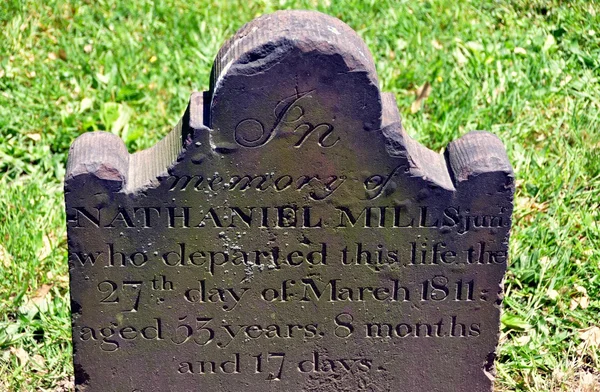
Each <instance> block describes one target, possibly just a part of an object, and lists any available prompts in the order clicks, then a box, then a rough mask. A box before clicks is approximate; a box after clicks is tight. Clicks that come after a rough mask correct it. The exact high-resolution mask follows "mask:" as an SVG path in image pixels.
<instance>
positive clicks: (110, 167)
mask: <svg viewBox="0 0 600 392" xmlns="http://www.w3.org/2000/svg"><path fill="white" fill-rule="evenodd" d="M207 130H208V128H206V127H205V126H204V97H203V93H198V92H195V93H193V94H192V95H191V97H190V102H189V105H188V108H187V110H186V112H185V114H184V116H183V118H182V119H181V120H180V122H179V123H178V124H177V125H176V126H175V128H174V129H173V130H172V131H171V132H170V133H169V134H168V135H167V136H166V137H165V138H163V139H162V140H161V141H159V142H158V143H157V144H155V145H154V146H152V147H150V148H148V149H146V150H143V151H139V152H136V153H134V154H129V152H128V151H127V147H126V146H125V143H123V140H121V138H120V137H119V136H117V135H115V134H112V133H109V132H102V131H97V132H87V133H84V134H82V135H80V136H79V137H78V138H77V139H75V141H74V142H73V144H72V145H71V148H70V149H69V157H68V162H67V171H66V175H65V190H66V191H67V192H71V191H81V190H83V191H85V192H89V191H90V190H91V187H97V186H98V187H100V189H101V190H103V191H108V192H126V193H135V192H138V191H140V190H143V189H144V188H146V187H148V186H152V185H153V184H154V183H155V182H156V181H157V179H158V178H160V177H162V176H165V175H166V173H168V171H169V169H170V168H171V167H172V166H173V165H175V164H176V163H177V162H178V161H180V160H181V159H182V157H183V154H184V153H185V150H186V146H187V145H188V144H190V143H191V142H192V140H193V139H194V138H195V137H197V136H198V133H201V132H204V133H206V132H207Z"/></svg>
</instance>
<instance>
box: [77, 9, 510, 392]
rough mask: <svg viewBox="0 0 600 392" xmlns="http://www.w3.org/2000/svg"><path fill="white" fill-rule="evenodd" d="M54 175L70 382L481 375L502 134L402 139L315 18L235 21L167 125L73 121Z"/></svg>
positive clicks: (368, 74) (356, 60) (501, 206)
mask: <svg viewBox="0 0 600 392" xmlns="http://www.w3.org/2000/svg"><path fill="white" fill-rule="evenodd" d="M65 190H66V194H65V198H66V208H67V226H68V238H69V266H70V273H71V296H72V312H73V344H74V363H75V380H76V385H77V388H78V390H80V391H102V392H106V391H109V392H110V391H115V392H133V391H138V392H148V391H271V390H273V391H311V392H312V391H399V390H402V391H467V390H468V391H489V390H491V386H492V381H493V361H494V356H495V348H496V344H497V342H498V333H499V315H500V303H501V301H502V286H501V283H502V278H503V276H504V272H505V269H506V263H507V249H508V237H509V230H510V223H511V213H512V197H513V191H514V186H513V173H512V169H511V166H510V163H509V162H508V159H507V156H506V153H505V151H504V147H503V146H502V143H501V142H500V141H499V140H498V139H497V138H496V137H495V136H493V135H491V134H489V133H485V132H472V133H469V134H467V135H465V136H464V137H462V138H461V139H459V140H457V141H454V142H452V143H450V145H449V146H448V148H447V150H446V152H445V154H443V155H441V154H437V153H435V152H433V151H430V150H428V149H427V148H425V147H423V146H421V145H420V144H418V143H417V142H415V141H414V140H412V139H411V138H410V137H409V136H408V135H407V134H406V132H405V131H404V129H403V128H402V124H401V121H400V115H399V113H398V109H397V107H396V103H395V100H394V97H393V96H392V95H390V94H386V93H380V92H379V89H378V81H377V76H376V73H375V67H374V64H373V61H372V58H371V55H370V53H369V51H368V49H367V47H366V46H365V44H364V43H363V41H362V40H361V39H360V38H359V37H358V36H357V35H356V34H355V33H354V32H353V31H352V30H351V29H350V28H349V27H348V26H346V25H345V24H343V23H342V22H340V21H339V20H337V19H335V18H332V17H329V16H326V15H322V14H319V13H314V12H304V11H293V12H289V11H288V12H278V13H275V14H271V15H266V16H263V17H261V18H258V19H257V20H255V21H253V22H251V23H249V24H247V25H246V26H244V27H243V28H242V29H241V30H240V31H239V32H238V33H237V34H236V35H235V36H234V37H233V38H232V39H231V40H230V41H228V42H227V43H226V44H225V45H224V46H223V48H222V49H221V51H220V52H219V54H218V56H217V59H216V61H215V65H214V70H213V77H212V81H211V89H210V91H209V92H208V93H204V94H200V93H194V94H193V95H192V97H191V99H190V103H189V106H188V109H187V111H186V113H185V115H184V116H183V118H182V120H181V122H180V123H179V124H178V126H177V127H176V128H175V129H174V130H173V132H172V133H170V134H169V135H168V136H167V137H166V138H165V139H164V140H162V141H161V142H160V143H158V144H157V145H156V146H154V147H152V148H150V149H148V150H145V151H141V152H138V153H135V154H132V155H129V154H128V153H127V151H126V149H125V147H124V145H123V143H122V142H121V141H120V140H119V139H118V138H117V137H115V136H113V135H110V134H106V133H100V132H95V133H87V134H84V135H82V136H81V137H80V138H78V139H77V140H76V141H75V142H74V143H73V146H72V148H71V152H70V156H69V164H68V171H67V177H66V183H65Z"/></svg>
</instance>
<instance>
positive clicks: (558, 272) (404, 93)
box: [0, 0, 600, 392]
mask: <svg viewBox="0 0 600 392" xmlns="http://www.w3.org/2000/svg"><path fill="white" fill-rule="evenodd" d="M289 8H303V9H317V10H320V11H323V12H326V13H328V14H330V15H333V16H337V17H338V18H340V19H342V20H343V21H345V22H346V23H348V24H349V25H350V26H351V27H352V28H354V29H355V30H356V31H357V32H358V33H359V35H360V36H361V37H362V38H363V39H364V40H365V41H366V42H367V45H368V46H369V47H370V49H371V51H372V53H373V56H374V58H375V63H376V65H377V70H378V72H379V78H380V84H381V87H382V89H383V90H384V91H391V92H394V93H395V94H396V96H397V98H398V105H399V108H400V111H401V113H402V115H403V118H404V125H405V128H406V129H407V131H408V132H409V133H410V134H411V135H412V136H414V137H415V138H416V139H417V140H419V141H420V142H421V143H423V144H425V145H427V146H428V147H430V148H432V149H435V150H438V151H441V149H442V148H443V147H444V146H445V145H446V144H447V143H448V142H449V141H451V140H453V139H456V138H457V137H459V136H461V135H463V134H464V133H466V132H468V131H470V130H475V129H485V130H489V131H491V132H493V133H495V134H496V135H498V136H499V137H500V138H501V139H502V140H503V142H504V143H505V145H506V147H507V150H508V154H509V157H510V160H511V162H512V164H513V165H514V168H515V172H516V177H517V191H516V197H515V207H516V208H515V213H514V228H513V235H512V238H511V244H510V245H511V246H510V250H511V253H510V254H511V260H510V265H509V272H508V275H507V278H506V283H505V289H506V298H505V302H504V315H503V318H502V336H501V345H500V349H499V358H498V363H497V370H498V379H497V389H498V390H520V391H563V390H564V391H576V390H578V391H582V392H583V391H585V392H590V391H600V381H599V380H600V377H599V374H600V361H599V356H598V355H599V350H598V346H599V345H600V328H599V327H600V228H599V224H598V222H599V221H600V190H599V189H600V157H599V155H600V117H599V116H600V79H599V78H600V5H599V4H598V3H597V2H595V1H533V0H514V1H505V0H497V1H463V0H458V1H457V0H429V1H415V0H411V1H392V0H376V1H358V0H346V1H335V0H331V1H308V0H305V1H302V0H298V1H266V0H264V1H249V0H245V1H191V0H156V1H142V0H139V1H133V0H132V1H118V0H88V1H65V0H47V1H41V0H39V1H18V0H2V3H1V4H0V27H1V28H0V391H62V390H68V388H70V387H72V381H71V378H70V377H71V374H72V364H71V361H70V359H71V344H70V315H69V301H68V297H69V294H68V278H67V257H66V255H67V250H66V235H65V216H64V211H63V195H62V181H63V177H64V173H65V165H66V159H67V152H68V148H69V145H70V143H71V142H72V141H73V140H74V139H75V138H76V137H77V136H78V135H80V134H81V133H83V132H88V131H94V130H107V131H110V132H114V133H116V134H118V135H120V136H121V137H122V138H123V139H124V140H125V142H126V144H127V146H128V148H129V150H130V151H131V152H132V151H137V150H139V149H143V148H146V147H149V146H151V145H153V144H154V143H155V142H156V141H158V140H159V139H160V138H161V137H163V136H164V135H165V134H166V133H167V132H169V131H170V130H171V127H172V126H173V125H174V124H176V122H177V121H178V120H179V118H180V116H181V115H182V113H183V110H184V108H185V106H186V104H187V99H188V98H189V94H190V92H192V91H194V90H196V91H202V90H206V89H207V87H208V81H209V72H210V68H211V64H212V60H213V58H214V56H215V54H216V53H217V50H218V49H219V47H220V45H221V44H222V43H223V42H224V40H225V39H226V38H227V37H229V36H230V35H231V34H233V33H234V32H235V31H236V30H237V29H238V28H239V27H241V25H242V24H243V23H245V22H248V21H250V20H251V19H253V18H254V17H256V16H258V15H261V14H264V13H268V12H272V11H275V10H277V9H289ZM425 83H429V85H430V86H431V90H430V95H429V96H428V97H427V98H426V99H425V100H423V101H422V102H419V103H415V96H416V93H417V92H419V91H422V89H420V88H421V87H422V86H423V85H424V84H425ZM425 95H426V94H425Z"/></svg>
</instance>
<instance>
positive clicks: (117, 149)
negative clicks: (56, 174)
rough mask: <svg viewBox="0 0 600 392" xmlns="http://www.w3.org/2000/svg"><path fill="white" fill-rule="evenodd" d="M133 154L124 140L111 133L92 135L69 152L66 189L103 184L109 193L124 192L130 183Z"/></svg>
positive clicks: (82, 137) (85, 135)
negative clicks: (97, 183) (96, 183)
mask: <svg viewBox="0 0 600 392" xmlns="http://www.w3.org/2000/svg"><path fill="white" fill-rule="evenodd" d="M128 170H129V153H128V152H127V148H126V147H125V144H124V143H123V141H122V140H121V138H120V137H119V136H117V135H114V134H112V133H108V132H88V133H84V134H82V135H81V136H79V137H78V138H77V139H75V141H74V142H73V144H72V145H71V148H70V149H69V159H68V162H67V172H66V176H65V188H66V189H67V190H69V188H70V187H69V185H72V184H74V183H75V182H78V181H80V182H81V183H82V185H85V184H86V183H88V182H89V181H90V180H96V181H99V182H101V183H102V184H103V185H104V186H105V187H106V188H107V190H109V191H113V192H118V191H120V190H121V189H122V188H123V187H124V186H125V184H126V182H127V174H128Z"/></svg>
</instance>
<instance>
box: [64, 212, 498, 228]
mask: <svg viewBox="0 0 600 392" xmlns="http://www.w3.org/2000/svg"><path fill="white" fill-rule="evenodd" d="M323 212H324V209H323V208H319V209H316V208H313V206H297V205H282V206H269V207H260V206H256V207H230V206H213V207H207V208H202V207H191V206H190V207H188V206H182V207H175V206H167V207H141V206H140V207H119V208H110V207H106V208H105V207H96V208H86V207H74V208H70V209H69V210H68V211H67V221H68V224H69V225H71V227H74V228H82V227H92V228H93V227H96V228H107V229H110V228H118V229H127V228H153V227H167V228H178V229H190V228H219V229H220V228H242V229H246V228H322V227H334V228H354V227H358V228H439V229H452V230H456V231H457V232H458V233H459V234H463V233H466V232H468V231H470V230H471V229H479V228H501V227H505V226H506V225H507V224H508V219H507V217H505V216H503V215H502V214H503V212H504V211H502V210H500V211H499V212H498V214H496V215H478V214H472V213H471V211H469V210H467V209H461V208H460V207H447V208H444V209H434V208H430V207H426V206H418V207H415V208H407V207H405V206H377V207H356V206H352V207H350V206H334V207H333V211H331V212H330V213H329V212H328V213H327V216H325V215H323Z"/></svg>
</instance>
